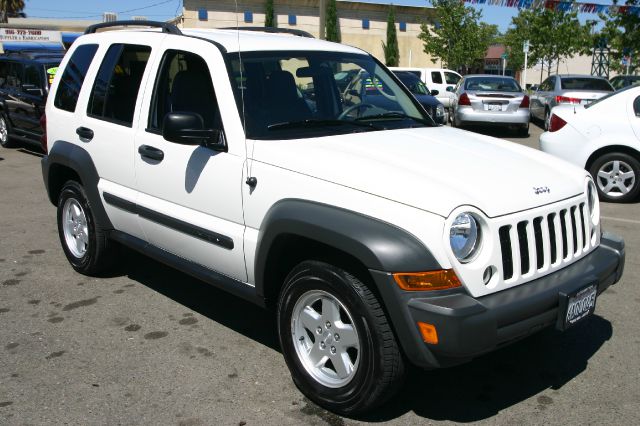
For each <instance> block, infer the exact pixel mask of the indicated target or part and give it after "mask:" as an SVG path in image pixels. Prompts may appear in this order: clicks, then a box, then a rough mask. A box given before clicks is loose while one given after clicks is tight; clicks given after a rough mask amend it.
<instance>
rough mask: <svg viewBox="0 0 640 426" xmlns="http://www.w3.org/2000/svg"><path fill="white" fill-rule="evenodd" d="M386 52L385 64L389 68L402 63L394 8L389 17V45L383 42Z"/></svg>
mask: <svg viewBox="0 0 640 426" xmlns="http://www.w3.org/2000/svg"><path fill="white" fill-rule="evenodd" d="M382 49H383V50H384V62H385V65H387V66H388V67H397V66H398V64H399V63H400V51H399V50H398V34H397V33H396V14H395V10H394V7H393V6H390V7H389V14H388V16H387V43H386V44H385V42H384V41H383V42H382Z"/></svg>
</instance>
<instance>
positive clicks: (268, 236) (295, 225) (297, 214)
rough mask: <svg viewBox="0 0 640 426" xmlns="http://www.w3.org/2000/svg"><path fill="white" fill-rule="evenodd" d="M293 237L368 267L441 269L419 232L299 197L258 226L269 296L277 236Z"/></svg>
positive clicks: (258, 272)
mask: <svg viewBox="0 0 640 426" xmlns="http://www.w3.org/2000/svg"><path fill="white" fill-rule="evenodd" d="M283 235H292V236H299V237H305V238H309V239H311V240H314V241H317V242H319V243H322V244H325V245H328V246H330V247H335V248H337V249H339V250H342V251H344V252H346V253H350V254H351V255H353V256H354V257H356V258H357V259H358V260H360V262H362V263H363V264H364V266H366V267H367V268H369V269H373V270H378V271H387V272H417V271H431V270H435V269H440V268H441V267H440V265H439V263H438V262H437V261H436V259H435V258H434V257H433V255H432V254H431V252H430V251H429V249H428V248H427V247H425V246H424V244H422V242H420V241H419V240H418V239H417V238H416V237H415V236H413V235H411V234H409V233H408V232H406V231H405V230H403V229H400V228H398V227H397V226H395V225H392V224H390V223H386V222H383V221H381V220H378V219H375V218H372V217H369V216H365V215H363V214H360V213H356V212H353V211H349V210H345V209H342V208H339V207H334V206H329V205H326V204H320V203H316V202H312V201H306V200H299V199H285V200H281V201H279V202H277V203H276V204H274V205H273V206H272V207H271V209H270V210H269V212H268V213H267V214H266V215H265V218H264V220H263V221H262V224H261V225H260V235H259V237H258V245H257V248H256V259H255V277H256V289H257V292H258V294H259V295H264V294H265V289H264V284H265V283H264V274H265V269H266V266H267V265H266V263H267V258H268V256H269V250H270V248H271V246H272V244H273V243H274V241H275V240H276V238H278V237H280V236H283Z"/></svg>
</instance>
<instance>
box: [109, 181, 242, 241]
mask: <svg viewBox="0 0 640 426" xmlns="http://www.w3.org/2000/svg"><path fill="white" fill-rule="evenodd" d="M102 196H103V197H104V201H106V202H107V204H109V205H112V206H114V207H117V208H119V209H121V210H125V211H128V212H129V213H133V214H137V215H138V216H140V217H143V218H145V219H149V220H150V221H152V222H155V223H159V224H161V225H164V226H166V227H168V228H171V229H174V230H176V231H179V232H182V233H183V234H187V235H191V236H192V237H196V238H198V239H200V240H203V241H206V242H208V243H211V244H214V245H217V246H220V247H222V248H226V249H227V250H233V247H234V244H233V240H232V239H231V238H229V237H227V236H226V235H222V234H218V233H217V232H213V231H209V230H208V229H204V228H201V227H199V226H195V225H192V224H190V223H187V222H184V221H182V220H179V219H176V218H173V217H171V216H167V215H165V214H162V213H158V212H156V211H154V210H151V209H148V208H146V207H142V206H139V205H137V204H136V203H132V202H131V201H128V200H124V199H122V198H120V197H117V196H115V195H112V194H109V193H108V192H105V193H103V194H102Z"/></svg>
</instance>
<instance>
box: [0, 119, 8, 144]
mask: <svg viewBox="0 0 640 426" xmlns="http://www.w3.org/2000/svg"><path fill="white" fill-rule="evenodd" d="M8 137H9V132H8V131H7V122H6V121H5V120H4V117H0V141H2V143H4V142H6V141H7V138H8Z"/></svg>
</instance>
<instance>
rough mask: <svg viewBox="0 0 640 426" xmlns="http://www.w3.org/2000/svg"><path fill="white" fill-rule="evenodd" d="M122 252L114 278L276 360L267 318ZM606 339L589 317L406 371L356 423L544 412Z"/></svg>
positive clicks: (602, 325)
mask: <svg viewBox="0 0 640 426" xmlns="http://www.w3.org/2000/svg"><path fill="white" fill-rule="evenodd" d="M123 250H124V253H123V259H124V261H123V263H122V267H121V269H122V270H121V272H122V273H123V274H124V275H126V276H127V277H129V278H130V279H132V280H134V281H137V282H139V283H141V284H143V285H145V286H146V287H148V288H150V289H152V290H154V291H156V292H158V293H160V294H162V295H164V296H166V297H168V298H170V299H172V300H173V301H175V302H177V303H179V304H181V305H183V306H185V307H187V308H189V309H192V310H194V311H196V312H198V313H199V314H201V315H203V316H205V317H207V318H209V319H211V320H212V321H215V322H217V323H219V324H221V325H223V326H225V327H227V328H229V329H231V330H233V331H235V332H237V333H240V334H242V335H244V336H246V337H248V338H250V339H252V340H254V341H256V342H258V343H260V344H262V345H264V346H267V347H269V348H271V349H273V350H274V351H277V352H281V351H280V346H279V342H278V337H277V329H276V317H275V314H274V313H273V312H270V311H267V310H265V309H263V308H261V307H259V306H257V305H254V304H252V303H250V302H248V301H245V300H243V299H240V298H238V297H236V296H233V295H231V294H229V293H226V292H224V291H222V290H218V289H216V288H215V287H212V286H210V285H207V284H206V283H204V282H202V281H200V280H197V279H195V278H192V277H190V276H189V275H186V274H184V273H181V272H179V271H177V270H175V269H173V268H170V267H168V266H165V265H164V264H161V263H159V262H156V261H155V260H152V259H150V258H148V257H146V256H144V255H141V254H139V253H137V252H133V251H130V250H128V249H123ZM256 324H259V325H260V326H259V327H256ZM612 335H613V329H612V327H611V323H610V322H609V321H608V320H606V319H604V318H602V317H600V316H598V315H594V316H592V317H591V318H589V319H588V320H587V321H585V322H584V323H583V324H580V325H578V326H576V327H574V328H572V329H569V330H568V331H566V332H564V333H560V332H557V331H555V330H552V329H548V330H545V331H542V332H539V333H537V334H534V335H533V336H531V337H529V338H527V339H524V340H521V341H519V342H516V343H514V344H513V345H510V346H507V347H505V348H502V349H500V350H498V351H495V352H492V353H489V354H486V355H483V356H481V357H479V358H477V359H474V360H473V361H470V362H468V363H466V364H463V365H461V366H458V367H452V368H446V369H440V370H432V371H425V370H420V369H417V368H415V369H414V368H412V369H411V371H410V374H408V379H407V381H406V383H405V384H404V386H403V387H402V389H401V390H400V392H399V393H398V394H397V395H396V396H395V397H394V398H393V399H392V400H390V401H389V402H387V403H386V404H384V405H383V406H381V407H380V408H378V409H376V410H374V411H372V412H370V413H368V414H367V415H364V416H358V417H355V419H356V420H361V421H368V422H382V421H389V420H393V419H396V418H398V417H401V416H403V415H404V414H406V413H408V412H413V413H414V414H416V415H418V416H420V417H424V418H426V419H430V420H449V421H454V422H465V423H466V422H472V421H478V420H483V419H487V418H490V417H492V416H495V415H496V414H498V413H499V412H500V411H501V410H504V409H506V408H508V407H510V406H513V405H516V404H519V403H521V402H522V401H525V400H528V399H530V398H531V397H534V396H536V395H538V396H537V398H536V399H535V404H536V409H538V410H545V409H547V408H549V406H550V405H551V404H553V402H554V392H555V391H557V390H559V389H561V388H562V387H563V386H564V385H565V384H566V383H568V382H569V381H571V380H572V379H574V378H576V377H577V376H578V375H580V374H581V373H582V372H583V371H584V370H585V369H586V368H587V365H588V363H589V359H590V358H591V357H592V356H593V355H594V354H595V353H596V352H597V351H598V350H599V349H600V348H601V347H602V345H603V344H604V343H605V342H606V341H607V340H609V339H610V338H611V336H612ZM318 409H319V410H322V409H321V408H318ZM322 411H323V412H324V410H322Z"/></svg>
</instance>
